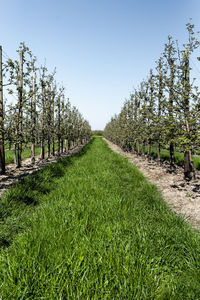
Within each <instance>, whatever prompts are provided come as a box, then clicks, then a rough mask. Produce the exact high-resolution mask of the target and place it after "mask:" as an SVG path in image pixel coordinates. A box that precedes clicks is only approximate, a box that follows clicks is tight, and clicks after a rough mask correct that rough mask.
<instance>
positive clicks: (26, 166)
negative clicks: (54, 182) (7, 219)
mask: <svg viewBox="0 0 200 300" xmlns="http://www.w3.org/2000/svg"><path fill="white" fill-rule="evenodd" d="M82 147H83V145H81V146H78V147H75V148H74V149H72V150H70V151H69V152H67V153H66V152H64V153H61V154H60V156H57V155H56V156H51V157H50V158H47V153H46V154H45V156H46V157H45V159H43V160H41V159H40V155H38V156H36V159H35V164H31V158H26V159H24V160H23V161H22V167H21V168H16V165H15V164H9V165H7V166H6V173H5V174H4V175H0V197H1V196H2V195H3V193H4V192H5V191H6V189H7V188H8V187H10V186H12V185H13V184H14V183H15V182H17V181H19V180H20V179H21V178H23V177H26V176H27V175H30V174H32V173H33V172H36V171H38V170H40V169H41V168H43V167H44V166H46V165H47V164H49V163H52V162H56V161H57V160H58V159H59V158H62V157H67V156H71V155H73V154H75V153H77V152H78V151H80V149H82Z"/></svg>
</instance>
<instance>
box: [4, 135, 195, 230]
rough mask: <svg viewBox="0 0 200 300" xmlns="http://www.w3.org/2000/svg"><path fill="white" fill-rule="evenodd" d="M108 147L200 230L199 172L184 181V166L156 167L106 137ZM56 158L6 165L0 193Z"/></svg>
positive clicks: (37, 158)
mask: <svg viewBox="0 0 200 300" xmlns="http://www.w3.org/2000/svg"><path fill="white" fill-rule="evenodd" d="M105 141H106V142H107V143H108V145H109V147H110V148H111V149H112V150H113V151H115V152H117V153H119V154H121V155H123V156H125V157H127V158H128V159H129V161H130V162H131V163H133V164H134V165H135V166H136V167H137V168H138V169H139V170H140V171H141V172H142V173H143V174H144V176H145V177H146V178H148V180H149V181H150V182H152V183H154V184H156V185H157V187H158V188H159V190H160V192H161V194H162V195H163V197H164V200H165V201H166V202H167V203H168V205H169V206H170V207H171V208H172V209H173V210H174V211H175V213H176V214H181V215H182V216H184V218H185V219H187V220H188V221H189V222H190V223H191V224H192V225H193V226H194V227H196V228H197V229H200V184H199V180H200V172H197V174H196V180H192V181H190V182H186V181H185V180H184V178H183V169H182V168H180V167H177V168H176V171H175V172H174V173H169V172H168V169H169V168H168V165H167V164H165V165H162V166H159V165H158V164H157V162H156V161H154V160H150V161H149V160H148V159H145V158H143V157H141V156H137V155H135V154H133V153H130V152H124V151H123V150H122V149H121V148H120V147H118V146H117V145H115V144H113V143H111V142H110V141H108V140H106V139H105ZM79 150H80V148H75V149H73V150H72V151H70V153H68V154H66V153H63V154H62V155H61V157H65V156H69V155H72V154H73V153H76V152H77V151H79ZM57 159H58V157H51V158H49V159H45V160H40V159H39V156H38V157H36V163H35V165H32V164H31V163H30V158H27V159H25V160H24V161H23V162H22V167H21V168H20V169H16V168H15V165H14V164H10V165H8V166H7V170H6V174H5V175H0V182H1V184H0V196H1V195H2V194H3V192H4V191H5V190H6V188H7V187H9V186H11V185H12V184H13V183H15V182H16V181H18V180H19V179H21V178H22V177H24V176H27V175H29V174H31V173H33V172H35V171H37V170H39V169H41V168H42V167H43V166H45V165H46V164H48V163H51V162H55V161H56V160H57Z"/></svg>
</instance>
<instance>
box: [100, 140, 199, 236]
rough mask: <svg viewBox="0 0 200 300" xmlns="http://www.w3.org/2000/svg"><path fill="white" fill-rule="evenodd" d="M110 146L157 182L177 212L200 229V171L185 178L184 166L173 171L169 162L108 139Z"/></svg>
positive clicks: (152, 180) (150, 179)
mask: <svg viewBox="0 0 200 300" xmlns="http://www.w3.org/2000/svg"><path fill="white" fill-rule="evenodd" d="M105 141H106V142H107V143H108V145H109V147H110V148H111V149H112V150H113V151H115V152H117V153H119V154H121V155H123V156H125V157H127V158H128V159H129V161H130V162H131V163H132V164H134V165H135V166H136V167H137V168H138V169H139V170H140V171H141V172H142V173H143V174H144V176H145V177H146V178H147V179H148V180H149V181H150V182H152V183H154V184H156V185H157V187H158V189H159V191H160V192H161V194H162V195H163V198H164V200H165V201H166V202H167V203H168V205H169V206H170V207H171V209H172V210H173V211H174V212H175V213H176V214H177V215H182V216H183V217H184V218H185V219H186V220H187V221H189V222H190V224H192V226H193V227H195V228H197V229H198V230H199V229H200V172H199V171H197V172H196V179H195V180H191V181H190V182H187V181H185V180H184V176H183V168H180V167H176V170H175V171H174V172H173V173H171V172H170V169H169V164H168V163H165V164H163V165H161V166H160V165H158V163H157V162H156V161H155V160H153V159H152V160H148V159H147V158H146V157H141V156H137V155H136V154H133V153H130V152H124V151H123V150H122V149H121V148H120V147H118V146H117V145H115V144H113V143H111V142H110V141H108V140H106V139H105Z"/></svg>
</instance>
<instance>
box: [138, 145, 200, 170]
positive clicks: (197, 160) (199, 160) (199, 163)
mask: <svg viewBox="0 0 200 300" xmlns="http://www.w3.org/2000/svg"><path fill="white" fill-rule="evenodd" d="M140 151H141V152H142V147H141V149H140ZM147 153H148V148H147V146H146V147H145V154H147ZM150 156H151V157H153V158H154V159H156V158H157V149H156V147H155V146H153V147H151V152H150ZM160 158H161V160H162V161H169V160H170V155H169V151H168V150H165V149H161V151H160ZM174 161H175V164H177V165H178V166H181V167H183V166H184V154H183V153H180V152H175V153H174ZM193 163H194V168H195V169H196V170H200V157H199V156H196V155H195V156H193Z"/></svg>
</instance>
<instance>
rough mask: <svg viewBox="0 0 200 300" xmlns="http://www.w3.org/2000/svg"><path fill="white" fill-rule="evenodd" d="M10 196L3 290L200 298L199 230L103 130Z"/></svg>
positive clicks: (4, 293)
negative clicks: (171, 205)
mask: <svg viewBox="0 0 200 300" xmlns="http://www.w3.org/2000/svg"><path fill="white" fill-rule="evenodd" d="M0 203H1V210H0V211H1V212H2V215H1V227H2V228H3V229H2V230H1V238H2V247H1V252H0V269H1V272H0V287H1V291H0V297H1V298H2V299H6V300H7V299H8V300H9V299H26V300H27V299H84V300H85V299H176V300H177V299H200V266H199V262H200V237H199V234H198V233H196V232H195V231H194V230H193V229H191V228H190V226H189V225H188V224H187V223H186V222H185V221H184V220H183V219H182V218H181V217H176V216H175V214H174V213H173V212H171V210H170V209H169V208H168V207H167V205H166V204H165V203H164V201H163V200H162V197H161V196H160V194H159V193H158V191H157V188H156V187H155V186H154V185H152V184H150V183H149V182H148V181H147V180H146V179H145V178H144V177H143V175H142V174H141V173H140V172H139V171H138V170H137V169H136V168H135V167H134V166H132V165H131V164H130V163H129V162H128V160H127V159H125V158H123V157H121V156H120V155H118V154H116V153H113V152H112V151H111V150H110V149H109V148H108V146H107V145H106V143H105V142H104V141H103V140H102V139H101V138H95V139H93V141H92V142H91V143H90V144H89V145H87V146H86V147H85V148H84V149H83V150H82V151H81V152H80V153H79V154H78V155H75V156H74V157H71V158H65V159H62V160H59V161H58V163H55V164H52V165H49V166H47V167H46V168H44V169H43V170H42V171H40V172H38V173H36V174H35V175H34V176H31V177H29V178H26V179H24V180H23V181H22V183H20V184H17V185H16V186H15V187H14V188H13V189H12V190H10V191H9V192H8V193H7V194H6V195H5V196H4V197H3V199H2V200H1V202H0ZM6 241H7V243H6Z"/></svg>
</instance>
